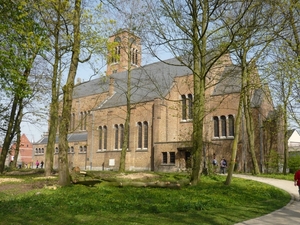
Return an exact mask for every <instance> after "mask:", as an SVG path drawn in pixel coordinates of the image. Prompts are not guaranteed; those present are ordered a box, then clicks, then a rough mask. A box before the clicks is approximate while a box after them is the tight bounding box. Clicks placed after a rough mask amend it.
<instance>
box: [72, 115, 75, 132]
mask: <svg viewBox="0 0 300 225" xmlns="http://www.w3.org/2000/svg"><path fill="white" fill-rule="evenodd" d="M72 130H75V113H73V114H72Z"/></svg>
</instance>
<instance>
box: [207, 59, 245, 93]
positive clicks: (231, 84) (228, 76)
mask: <svg viewBox="0 0 300 225" xmlns="http://www.w3.org/2000/svg"><path fill="white" fill-rule="evenodd" d="M240 74H241V68H239V67H237V66H235V65H232V66H226V67H225V69H224V72H223V73H222V75H221V78H220V82H219V83H217V84H216V86H215V89H214V91H213V93H212V95H224V94H231V93H239V92H240V90H241V78H240V77H241V76H240Z"/></svg>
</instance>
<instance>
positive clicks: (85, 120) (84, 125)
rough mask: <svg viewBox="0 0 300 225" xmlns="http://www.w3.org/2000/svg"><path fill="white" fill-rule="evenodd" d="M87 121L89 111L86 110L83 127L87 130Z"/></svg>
mask: <svg viewBox="0 0 300 225" xmlns="http://www.w3.org/2000/svg"><path fill="white" fill-rule="evenodd" d="M86 122H87V112H86V111H85V112H84V118H83V129H84V130H86Z"/></svg>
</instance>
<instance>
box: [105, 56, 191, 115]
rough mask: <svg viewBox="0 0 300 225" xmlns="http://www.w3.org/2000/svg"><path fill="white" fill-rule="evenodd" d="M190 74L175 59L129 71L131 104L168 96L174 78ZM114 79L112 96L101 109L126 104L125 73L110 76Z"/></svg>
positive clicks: (189, 71) (188, 70)
mask: <svg viewBox="0 0 300 225" xmlns="http://www.w3.org/2000/svg"><path fill="white" fill-rule="evenodd" d="M190 74H192V72H191V70H190V69H189V68H187V67H186V66H183V65H181V64H180V62H179V61H178V60H176V59H170V60H167V61H165V63H163V62H157V63H153V64H150V65H146V66H143V67H139V68H137V69H134V70H132V71H131V94H132V95H131V102H132V103H133V104H134V103H138V102H147V101H151V100H153V99H155V98H159V97H162V96H165V95H166V94H168V92H169V90H170V88H171V87H172V83H173V81H174V78H175V77H179V76H185V75H190ZM111 77H112V78H114V91H115V93H114V95H113V96H112V97H110V98H109V99H108V100H107V101H106V102H104V103H103V104H101V106H100V107H101V108H102V109H103V108H110V107H117V106H121V105H125V104H126V95H125V92H126V89H127V71H125V72H120V73H115V74H112V75H111Z"/></svg>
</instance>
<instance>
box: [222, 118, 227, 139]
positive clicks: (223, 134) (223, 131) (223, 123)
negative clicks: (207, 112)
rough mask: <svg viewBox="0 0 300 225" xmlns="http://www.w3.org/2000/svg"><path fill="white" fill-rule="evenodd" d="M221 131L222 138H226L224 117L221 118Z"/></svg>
mask: <svg viewBox="0 0 300 225" xmlns="http://www.w3.org/2000/svg"><path fill="white" fill-rule="evenodd" d="M221 129H222V137H226V136H227V127H226V117H225V116H221Z"/></svg>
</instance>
